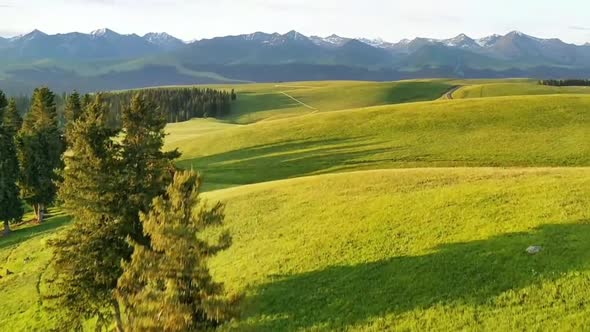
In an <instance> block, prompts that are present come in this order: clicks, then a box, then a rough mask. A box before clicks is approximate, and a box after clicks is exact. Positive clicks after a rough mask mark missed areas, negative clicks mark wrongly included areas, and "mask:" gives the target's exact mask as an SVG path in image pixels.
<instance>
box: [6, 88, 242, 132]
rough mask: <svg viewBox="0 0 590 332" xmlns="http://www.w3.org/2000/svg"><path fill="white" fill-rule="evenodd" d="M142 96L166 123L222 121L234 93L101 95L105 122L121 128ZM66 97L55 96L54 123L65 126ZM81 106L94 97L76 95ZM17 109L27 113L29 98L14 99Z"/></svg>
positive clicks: (179, 90) (185, 90) (188, 90)
mask: <svg viewBox="0 0 590 332" xmlns="http://www.w3.org/2000/svg"><path fill="white" fill-rule="evenodd" d="M137 93H141V94H142V95H144V96H145V97H146V98H147V99H149V100H152V101H153V102H155V103H156V104H157V105H158V107H160V108H161V109H162V112H163V113H164V115H165V118H166V122H167V123H176V122H183V121H187V120H190V119H192V118H209V117H212V118H221V117H224V116H227V115H229V114H230V113H231V107H232V102H233V101H235V100H236V99H237V94H236V93H235V91H234V90H233V89H232V90H231V91H226V90H216V89H210V88H197V87H170V88H149V89H141V90H127V91H119V92H104V93H101V95H102V100H103V102H104V103H106V104H107V105H108V106H109V114H108V115H107V121H108V123H109V125H111V126H120V125H121V116H122V111H123V107H125V105H128V104H129V103H130V102H131V99H132V98H133V96H134V95H135V94H137ZM68 97H69V96H68V94H67V93H62V94H56V95H54V103H55V107H56V111H57V121H58V123H59V125H60V126H64V125H65V123H67V121H68V120H67V116H66V114H65V112H66V104H67V100H68ZM79 97H80V101H81V103H82V104H88V103H89V102H90V101H91V100H92V99H93V98H94V97H93V95H91V94H85V95H79ZM14 100H15V102H16V104H17V107H18V109H19V110H21V111H24V110H28V109H30V107H31V104H32V97H29V96H26V95H20V96H16V97H14Z"/></svg>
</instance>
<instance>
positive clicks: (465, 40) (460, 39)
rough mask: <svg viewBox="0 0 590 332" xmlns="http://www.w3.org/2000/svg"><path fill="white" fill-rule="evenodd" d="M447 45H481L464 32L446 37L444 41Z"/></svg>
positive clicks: (461, 46) (472, 46) (462, 46)
mask: <svg viewBox="0 0 590 332" xmlns="http://www.w3.org/2000/svg"><path fill="white" fill-rule="evenodd" d="M442 43H443V44H444V45H445V46H449V47H460V48H478V47H480V45H479V44H478V43H477V42H476V41H475V40H473V39H472V38H471V37H469V36H467V35H466V34H464V33H461V34H459V35H457V36H456V37H453V38H450V39H445V40H443V41H442Z"/></svg>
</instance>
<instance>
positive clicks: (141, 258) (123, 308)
mask: <svg viewBox="0 0 590 332" xmlns="http://www.w3.org/2000/svg"><path fill="white" fill-rule="evenodd" d="M103 98H104V96H103V95H101V94H99V95H96V96H95V98H94V99H93V100H92V101H90V102H88V101H82V102H81V103H80V102H79V96H77V95H76V94H72V95H71V96H70V98H69V99H68V103H67V105H68V112H66V114H67V118H68V119H74V120H73V122H72V123H68V125H67V126H66V133H67V134H66V140H67V142H68V146H69V149H70V151H69V153H68V154H67V155H66V157H65V166H66V167H65V169H64V172H63V182H62V184H61V186H60V189H59V197H60V199H61V201H63V208H64V210H65V211H66V212H67V213H68V214H69V215H70V216H72V217H73V220H74V222H73V225H72V227H70V228H68V229H67V230H66V231H65V232H64V233H63V235H62V236H61V237H59V238H57V239H56V240H54V241H52V242H51V245H52V247H53V250H54V252H55V259H54V262H53V269H52V270H53V271H55V272H56V274H55V275H54V277H53V280H54V281H53V283H52V285H51V286H50V287H49V288H50V294H49V296H48V297H47V299H48V300H51V301H47V302H48V303H51V306H52V307H53V308H55V309H56V310H55V312H58V313H59V316H60V317H59V319H57V321H59V324H60V326H59V328H60V329H63V330H79V329H82V327H83V325H84V322H85V321H86V320H90V319H97V324H98V325H97V327H98V328H99V329H108V328H109V327H110V325H111V324H112V323H113V322H114V323H113V324H114V325H115V327H116V329H117V330H118V331H195V330H201V329H202V328H203V327H212V326H216V325H218V324H219V323H221V322H223V321H225V320H227V319H228V318H229V317H230V316H231V312H232V310H231V308H232V303H233V302H232V301H230V300H226V297H225V295H224V293H223V287H222V285H221V284H219V283H216V282H214V281H213V280H212V279H211V277H210V275H209V273H208V269H207V259H208V258H209V257H211V256H212V255H214V254H215V253H216V252H218V251H220V250H223V249H225V248H227V247H228V246H229V244H230V243H231V238H230V237H229V235H228V234H227V233H222V234H221V236H220V239H219V241H218V243H217V244H208V242H207V241H204V240H202V241H199V240H198V233H200V232H201V231H203V230H204V229H205V228H208V227H219V226H220V225H221V224H222V222H223V205H221V204H217V205H215V206H213V207H212V208H209V207H207V206H206V205H205V204H203V203H201V202H200V200H199V199H198V194H199V188H200V183H201V182H200V178H199V177H198V175H196V174H194V173H192V172H181V171H178V170H177V169H176V168H175V167H174V165H173V161H174V159H175V158H177V157H178V156H179V153H178V152H177V151H169V152H163V151H162V148H163V145H164V136H165V134H164V127H165V125H166V117H165V115H164V112H163V110H162V109H161V108H159V107H157V105H156V104H155V103H153V102H151V101H150V100H148V99H147V98H146V97H145V95H143V94H136V95H134V96H133V97H132V99H131V101H130V104H129V105H126V106H124V107H123V108H122V110H121V121H122V123H121V127H119V128H113V127H112V126H111V125H109V123H108V122H109V120H108V115H109V114H110V109H109V107H108V104H107V103H106V102H105V101H104V99H103ZM86 103H87V104H86ZM83 104H86V106H82V107H83V110H82V111H81V112H80V111H79V105H83ZM76 114H78V115H76ZM121 137H122V139H121Z"/></svg>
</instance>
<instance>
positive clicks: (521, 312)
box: [209, 168, 590, 331]
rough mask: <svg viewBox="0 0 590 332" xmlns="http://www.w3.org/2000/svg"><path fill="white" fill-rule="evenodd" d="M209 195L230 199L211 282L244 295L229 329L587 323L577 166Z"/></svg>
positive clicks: (588, 278) (373, 174) (374, 174)
mask: <svg viewBox="0 0 590 332" xmlns="http://www.w3.org/2000/svg"><path fill="white" fill-rule="evenodd" d="M209 198H210V199H212V200H217V199H221V200H223V201H227V204H228V205H227V219H228V220H229V221H230V222H229V227H230V230H231V232H232V234H234V236H235V241H234V245H233V246H232V248H231V249H230V250H229V251H227V252H225V253H223V254H221V255H220V256H219V257H218V258H216V259H215V260H214V261H213V264H212V267H213V270H214V271H215V275H216V276H217V277H218V278H219V279H220V280H225V281H226V284H227V286H228V287H229V288H230V289H231V290H234V291H240V290H242V291H246V292H247V294H248V297H247V299H248V302H247V305H246V306H245V307H246V308H248V309H246V311H245V312H244V313H243V319H242V320H240V321H239V322H237V323H235V324H234V325H233V326H232V328H234V329H238V330H256V331H258V330H268V331H285V330H296V329H312V330H325V331H330V330H335V329H343V328H346V329H350V330H375V331H381V330H384V329H395V330H417V331H432V330H440V331H448V330H464V329H467V330H490V329H492V330H495V329H500V330H521V329H529V330H538V329H547V330H555V329H558V328H561V329H565V330H572V329H576V328H581V327H584V326H587V325H588V323H590V296H589V295H590V288H589V287H588V285H589V283H590V251H589V249H590V210H589V209H588V204H589V203H590V169H587V168H586V169H575V168H572V169H538V168H535V169H512V170H502V169H494V168H484V169H480V168H473V169H418V170H384V171H366V172H356V173H355V172H353V173H348V174H336V175H323V176H316V177H310V178H303V179H295V180H289V181H279V182H273V183H264V184H259V185H253V186H245V187H238V188H232V189H227V190H222V191H217V192H213V193H211V194H209ZM530 245H541V246H543V247H544V251H543V252H542V254H540V255H538V256H529V255H527V254H526V253H525V249H526V248H527V247H528V246H530ZM545 324H552V325H545Z"/></svg>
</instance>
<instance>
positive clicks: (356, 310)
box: [244, 220, 590, 331]
mask: <svg viewBox="0 0 590 332" xmlns="http://www.w3.org/2000/svg"><path fill="white" fill-rule="evenodd" d="M588 223H590V221H589V220H584V221H580V222H579V223H576V224H564V225H546V226H542V227H540V228H538V229H536V230H535V231H533V232H531V233H510V234H504V235H501V236H497V237H493V238H490V239H487V240H482V241H474V242H469V243H456V244H448V245H443V246H441V247H438V248H436V252H434V253H432V254H428V255H424V256H414V257H395V258H391V259H387V260H382V261H378V262H373V263H368V264H359V265H354V266H335V267H330V268H327V269H325V270H321V271H313V272H309V273H305V274H300V275H292V276H284V277H282V278H281V277H279V278H278V280H277V281H274V282H271V283H268V284H265V285H262V286H260V287H258V288H257V289H254V294H256V295H254V296H253V297H252V298H251V300H252V302H251V303H253V305H254V306H255V308H257V311H256V313H255V314H253V315H252V316H250V317H244V319H245V321H246V320H248V321H250V322H254V323H252V324H253V326H252V328H253V329H254V330H260V329H263V330H273V331H279V330H295V329H305V328H312V327H314V326H318V325H321V326H322V327H326V328H327V329H328V330H331V329H340V328H345V327H346V326H350V325H354V324H359V323H363V322H366V321H367V320H368V319H370V318H372V317H377V316H384V315H387V314H402V313H405V312H408V311H411V310H415V309H426V308H429V307H432V306H434V305H441V304H442V305H453V304H467V305H484V304H486V303H488V304H489V301H490V300H491V299H493V298H494V297H496V296H498V295H500V294H502V293H503V292H506V291H508V290H519V289H522V288H523V287H526V286H529V285H534V284H538V283H541V282H544V281H551V280H555V279H557V278H559V277H560V276H561V275H562V274H563V273H565V272H570V271H583V270H588V269H590V224H588ZM530 245H541V246H543V248H544V250H543V251H542V252H541V253H540V254H537V255H535V256H531V255H528V254H527V253H526V252H525V249H526V248H527V247H528V246H530ZM564 300H565V299H564Z"/></svg>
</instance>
